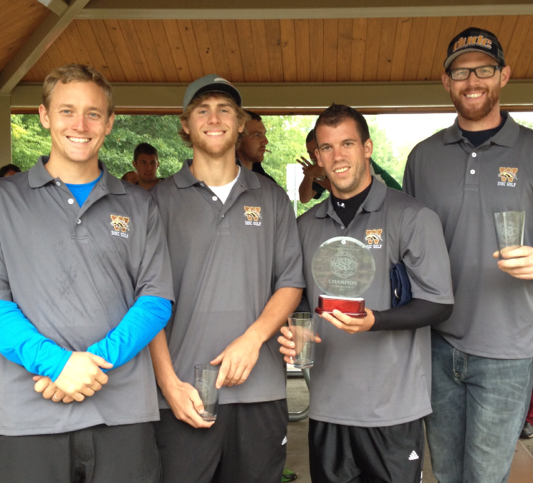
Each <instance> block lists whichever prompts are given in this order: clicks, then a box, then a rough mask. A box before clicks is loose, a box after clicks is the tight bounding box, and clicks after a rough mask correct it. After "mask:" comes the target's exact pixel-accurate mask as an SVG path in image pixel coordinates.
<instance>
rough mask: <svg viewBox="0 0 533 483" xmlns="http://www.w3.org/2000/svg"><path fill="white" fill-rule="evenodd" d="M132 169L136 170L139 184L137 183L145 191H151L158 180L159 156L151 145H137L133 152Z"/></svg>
mask: <svg viewBox="0 0 533 483" xmlns="http://www.w3.org/2000/svg"><path fill="white" fill-rule="evenodd" d="M132 164H133V167H134V168H135V169H136V171H137V174H138V177H139V182H138V183H137V184H138V185H139V186H140V187H141V188H144V189H145V190H150V189H152V188H153V187H154V186H155V185H156V184H157V183H159V181H160V179H159V178H158V177H157V170H158V169H159V154H158V153H157V149H156V148H154V147H153V146H152V145H151V144H148V143H140V144H137V146H136V147H135V150H134V151H133V163H132Z"/></svg>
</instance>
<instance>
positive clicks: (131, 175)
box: [120, 171, 139, 184]
mask: <svg viewBox="0 0 533 483" xmlns="http://www.w3.org/2000/svg"><path fill="white" fill-rule="evenodd" d="M120 179H121V180H122V181H127V182H128V183H131V184H139V175H138V174H137V171H128V172H127V173H124V175H123V176H122V178H120Z"/></svg>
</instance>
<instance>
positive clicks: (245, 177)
mask: <svg viewBox="0 0 533 483" xmlns="http://www.w3.org/2000/svg"><path fill="white" fill-rule="evenodd" d="M235 163H236V164H237V165H239V166H240V167H241V173H240V175H239V179H238V180H237V182H238V183H240V185H241V186H242V187H243V188H246V189H252V190H254V189H259V188H261V183H260V182H259V178H258V175H257V174H255V173H253V172H252V171H250V170H249V169H247V168H244V167H243V166H242V164H241V162H240V161H239V160H238V159H236V160H235ZM191 165H192V159H187V160H186V161H185V162H184V163H183V166H182V167H181V169H180V170H179V171H178V172H177V173H176V174H175V175H174V182H175V183H176V186H177V187H178V188H190V187H191V186H195V185H198V184H201V183H202V181H199V180H197V179H196V178H195V177H194V175H193V174H192V173H191ZM203 184H205V183H203Z"/></svg>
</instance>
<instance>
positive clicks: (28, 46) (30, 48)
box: [0, 0, 89, 94]
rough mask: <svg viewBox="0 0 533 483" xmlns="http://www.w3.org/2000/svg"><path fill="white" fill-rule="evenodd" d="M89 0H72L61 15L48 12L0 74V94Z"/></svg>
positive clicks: (31, 64) (42, 51) (19, 78)
mask: <svg viewBox="0 0 533 483" xmlns="http://www.w3.org/2000/svg"><path fill="white" fill-rule="evenodd" d="M87 3H89V0H72V1H71V2H70V4H69V5H68V7H67V8H66V10H64V12H63V14H62V15H56V14H55V13H54V12H50V13H49V14H48V16H47V17H46V19H45V20H44V22H43V23H42V24H41V25H39V27H38V28H37V30H35V32H34V33H33V34H32V36H31V37H30V38H29V39H28V41H27V42H26V43H25V44H24V46H23V47H22V48H21V49H20V50H19V51H18V52H17V54H16V55H15V57H13V59H11V61H10V62H9V64H7V65H6V67H5V68H4V70H3V71H2V73H1V74H0V94H9V93H10V92H11V91H12V90H13V88H14V87H15V86H16V85H17V84H18V83H19V82H20V80H21V79H22V78H23V77H24V76H25V75H26V73H27V72H28V71H29V70H30V69H31V68H32V67H33V65H34V64H35V62H37V61H38V60H39V58H40V57H41V55H43V53H44V52H46V49H48V47H49V46H50V45H51V44H52V43H53V42H54V41H55V40H56V39H57V38H58V37H59V36H60V35H61V33H62V32H63V30H65V28H66V27H67V26H68V24H69V23H70V22H72V20H74V19H75V18H76V17H77V15H78V14H79V13H80V11H81V10H82V9H83V8H84V7H85V5H87Z"/></svg>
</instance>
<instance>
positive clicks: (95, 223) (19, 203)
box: [0, 157, 174, 435]
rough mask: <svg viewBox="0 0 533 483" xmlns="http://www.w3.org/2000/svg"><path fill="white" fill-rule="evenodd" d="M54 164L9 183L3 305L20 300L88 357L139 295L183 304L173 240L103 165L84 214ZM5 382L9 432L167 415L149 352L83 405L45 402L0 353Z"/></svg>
mask: <svg viewBox="0 0 533 483" xmlns="http://www.w3.org/2000/svg"><path fill="white" fill-rule="evenodd" d="M47 160H48V158H45V157H43V158H40V159H39V161H38V162H37V164H36V165H35V166H34V167H33V168H32V169H30V170H29V171H28V172H26V173H22V174H19V175H17V176H12V177H10V178H6V179H2V180H1V182H0V227H1V229H0V300H6V301H13V302H15V303H16V304H17V305H18V306H19V308H20V309H21V310H22V312H23V313H24V315H25V316H26V317H27V318H28V319H29V320H30V321H31V322H32V323H33V324H34V325H35V327H36V328H37V330H38V331H39V332H40V333H42V334H43V335H45V336H46V337H48V338H50V339H52V340H54V341H55V342H56V343H57V344H59V345H60V346H62V347H64V348H66V349H68V350H75V351H85V350H86V349H87V347H89V346H90V345H92V344H93V343H95V342H97V341H99V340H101V339H103V338H104V337H105V336H106V334H107V332H109V330H111V329H113V328H114V327H116V326H117V325H118V324H119V322H120V321H121V320H122V318H123V316H124V315H125V314H126V312H127V311H128V309H129V308H130V307H131V306H132V305H133V304H134V302H135V300H136V299H137V298H138V297H140V296H142V295H154V296H158V297H163V298H166V299H168V300H173V299H174V295H173V291H172V280H171V275H170V269H169V265H170V262H169V258H168V251H167V246H166V239H165V235H164V231H163V227H162V224H161V218H160V216H159V212H158V210H157V206H156V204H155V202H154V201H153V199H152V198H151V196H150V194H149V193H147V192H146V191H144V190H142V189H140V188H138V187H136V186H133V185H131V184H129V183H126V182H123V181H120V180H118V179H116V178H114V177H113V176H111V175H110V174H109V172H108V171H107V169H106V168H105V166H103V165H101V168H102V169H103V176H102V178H101V179H100V181H99V182H98V183H97V184H96V186H95V187H94V189H93V191H92V192H91V194H90V195H89V197H88V198H87V201H86V202H85V203H84V204H83V206H82V207H81V208H80V207H79V206H78V204H77V202H76V200H75V198H74V197H73V196H72V194H71V193H70V191H69V190H68V188H67V187H66V186H65V184H64V183H63V182H62V181H61V179H59V178H56V179H53V178H52V177H51V176H50V174H48V172H47V171H46V168H45V167H44V165H43V162H45V163H46V161H47ZM114 217H115V218H114ZM116 217H121V218H116ZM117 219H118V220H119V221H120V223H118V224H117V222H116V220H117ZM112 223H114V224H112ZM115 227H117V228H118V230H117V229H116V228H115ZM0 380H1V381H2V384H0V434H3V435H25V434H46V433H60V432H67V431H73V430H77V429H81V428H85V427H90V426H95V425H97V424H102V423H103V424H107V425H119V424H131V423H139V422H145V421H154V420H157V419H158V417H159V411H158V405H157V396H156V384H155V378H154V375H153V369H152V364H151V359H150V353H149V350H148V348H145V349H143V350H142V351H141V352H140V353H139V354H138V355H137V356H136V357H134V358H133V359H132V360H131V361H130V362H128V363H127V364H125V365H124V366H122V367H120V368H118V369H116V370H112V371H110V372H109V382H108V383H107V384H106V385H105V386H104V388H103V389H102V390H101V391H99V392H97V393H96V394H95V395H94V396H92V397H89V398H86V399H85V401H83V402H82V403H72V404H54V403H53V402H51V401H48V400H45V399H43V397H42V395H41V394H38V393H36V392H35V391H34V390H33V384H34V383H33V381H32V374H30V373H29V372H27V371H26V369H24V368H23V367H21V366H19V365H17V364H14V363H13V362H10V361H8V360H7V359H5V358H4V357H3V356H1V355H0Z"/></svg>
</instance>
